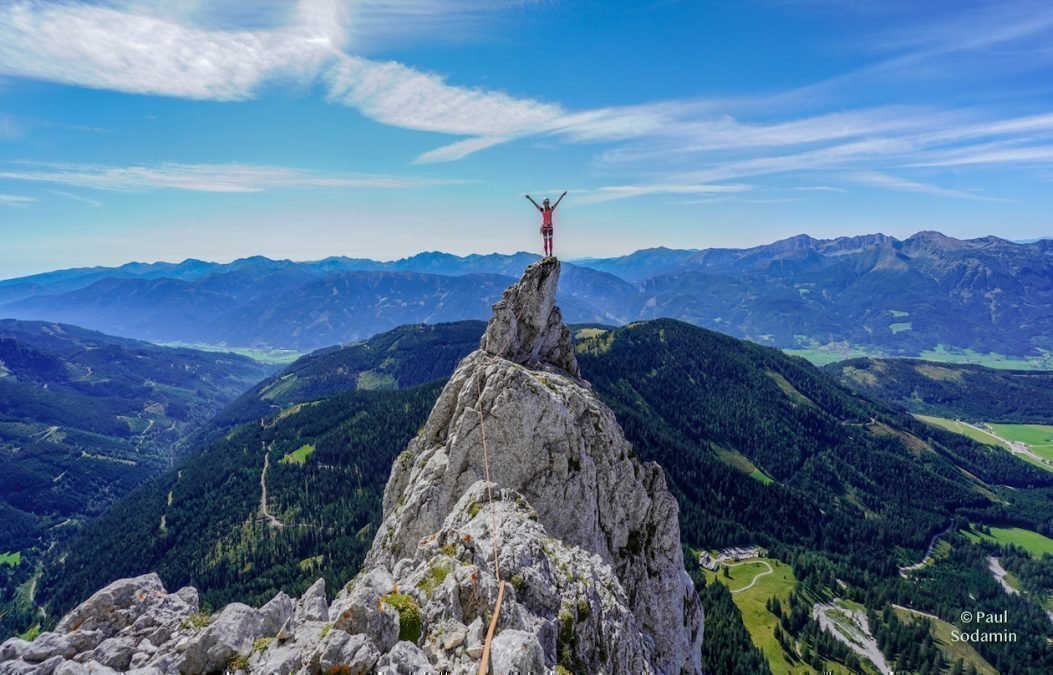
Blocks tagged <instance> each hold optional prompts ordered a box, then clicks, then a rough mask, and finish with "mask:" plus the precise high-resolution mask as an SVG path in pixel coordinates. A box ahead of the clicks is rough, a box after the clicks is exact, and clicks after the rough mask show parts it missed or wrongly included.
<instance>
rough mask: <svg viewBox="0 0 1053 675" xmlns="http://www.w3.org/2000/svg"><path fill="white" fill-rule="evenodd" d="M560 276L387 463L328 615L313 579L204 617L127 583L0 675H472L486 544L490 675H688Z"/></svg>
mask: <svg viewBox="0 0 1053 675" xmlns="http://www.w3.org/2000/svg"><path fill="white" fill-rule="evenodd" d="M559 272H560V266H559V262H558V261H556V260H555V259H554V258H547V259H544V260H542V261H540V262H538V263H535V264H533V265H531V266H530V267H528V268H527V269H526V271H525V273H524V275H523V278H522V279H521V280H520V281H519V282H517V283H516V284H513V285H512V286H511V287H509V288H508V289H507V290H506V291H505V293H504V296H503V297H502V299H501V300H500V301H499V302H498V303H497V304H496V305H495V306H494V316H493V318H492V319H491V320H490V323H489V325H488V327H487V330H486V334H485V335H484V337H483V339H482V342H481V345H480V349H479V350H477V351H475V352H473V353H472V354H471V355H469V356H468V357H466V358H465V359H464V360H463V361H462V362H461V364H460V365H459V367H458V368H457V371H456V372H455V373H454V375H453V377H452V378H451V379H450V381H449V383H448V384H447V385H446V387H445V389H444V390H443V392H442V394H441V395H440V397H439V400H438V401H437V402H436V404H435V407H434V409H433V411H432V413H431V416H430V417H429V419H428V421H427V423H426V425H425V427H424V428H423V429H422V431H421V433H420V434H419V435H418V436H417V438H415V439H414V440H413V441H411V443H410V445H409V447H408V448H407V450H406V451H405V452H404V453H403V454H402V455H401V456H400V457H399V458H398V460H397V461H396V462H395V464H394V466H393V468H392V473H391V477H390V479H389V482H388V486H387V489H386V491H385V495H384V511H383V522H382V525H381V527H380V529H379V530H378V532H377V535H376V538H375V540H374V542H373V547H372V549H371V551H370V553H369V555H368V556H367V559H366V563H365V565H364V567H363V570H362V572H361V573H360V574H359V575H358V576H357V577H356V578H355V579H354V580H352V581H351V582H350V583H348V584H347V585H346V586H345V587H343V588H341V589H339V590H338V592H337V593H336V595H335V598H334V599H333V601H332V603H329V602H327V598H326V589H325V585H324V582H323V581H322V580H319V581H318V582H317V583H316V584H315V585H314V586H312V587H311V589H309V590H308V591H307V592H306V593H305V594H304V596H303V597H301V598H299V599H298V600H294V599H292V598H290V597H289V596H287V595H285V594H283V593H279V594H278V595H277V596H276V597H275V598H274V599H273V600H271V601H270V602H268V603H267V604H266V605H264V606H263V607H261V608H259V609H255V608H251V607H248V606H246V605H242V604H238V603H234V604H231V605H228V606H227V607H226V608H224V609H223V610H222V611H221V612H219V613H218V614H217V615H215V616H206V615H204V614H201V613H200V612H199V611H198V601H197V592H196V591H195V590H194V589H192V588H186V589H181V590H179V591H177V592H176V593H172V594H169V593H167V592H166V591H165V589H164V587H163V586H162V585H161V581H160V579H159V578H158V577H157V576H156V575H146V576H143V577H138V578H135V579H125V580H121V581H117V582H115V583H113V584H111V585H110V586H108V587H106V588H105V589H103V590H101V591H99V592H98V593H96V594H95V595H93V596H92V597H91V598H90V599H89V600H87V601H86V602H85V603H83V604H82V605H80V606H78V607H77V608H76V609H74V610H73V611H72V612H70V614H68V615H67V616H66V617H65V618H63V620H62V621H61V622H60V623H59V625H58V626H57V627H56V629H55V630H54V631H53V632H50V633H45V634H42V635H41V636H40V637H38V638H37V639H36V640H35V641H33V642H25V641H22V640H19V639H17V638H13V639H11V640H8V641H7V642H5V643H3V645H2V646H0V675H3V674H5V673H42V674H44V675H51V674H52V673H54V674H57V675H80V674H82V673H113V672H131V673H137V674H139V675H148V674H149V675H169V674H175V673H184V674H188V673H220V672H232V673H234V672H246V673H268V674H271V673H278V674H280V675H288V674H291V673H311V674H314V673H372V672H378V673H437V672H451V673H475V672H477V671H478V668H479V665H478V664H479V659H480V656H481V655H482V652H483V643H484V639H485V631H486V627H487V625H488V623H489V621H490V619H491V617H492V615H493V614H492V613H493V611H494V607H495V604H496V600H497V597H498V587H499V581H498V578H497V577H496V575H495V572H494V555H495V550H494V549H495V545H494V541H495V539H494V534H495V532H496V555H497V559H498V564H499V568H500V579H501V580H502V581H504V582H505V592H504V600H503V603H502V605H501V611H500V618H499V621H498V624H497V630H496V632H495V636H494V639H493V642H492V647H491V664H492V669H493V672H494V673H502V674H503V673H553V672H559V673H565V672H574V673H611V674H613V673H634V674H635V673H656V674H657V673H662V674H666V675H675V674H678V673H687V674H690V673H700V672H701V663H700V658H701V640H702V610H701V607H700V605H699V602H698V598H697V595H696V594H695V592H694V589H693V587H692V584H691V581H690V579H689V578H688V576H687V574H686V573H685V572H684V567H683V558H682V552H681V548H680V537H679V534H680V532H679V526H678V524H677V504H676V501H675V499H674V498H673V497H672V495H671V494H670V493H669V492H668V490H667V489H666V486H665V477H664V473H663V472H662V470H661V468H659V467H658V466H657V465H656V464H653V463H642V462H640V461H639V460H638V459H637V458H636V456H635V454H634V452H633V449H632V447H631V445H630V444H629V443H628V442H627V441H626V440H625V438H624V436H623V434H622V431H621V428H620V427H619V426H618V423H617V421H616V420H615V418H614V414H613V413H612V412H611V410H610V409H609V408H607V406H606V405H604V404H603V403H602V402H601V401H600V400H599V399H598V398H597V397H596V396H595V395H594V394H593V393H592V391H591V389H590V387H589V385H588V383H586V382H585V381H583V380H582V379H580V372H579V370H578V366H577V362H576V360H575V357H574V350H573V346H572V344H571V340H570V333H569V330H568V329H567V327H566V326H565V325H564V324H563V322H562V316H561V314H560V310H559V308H558V307H556V305H555V293H556V284H557V282H558V279H559ZM483 426H485V433H486V438H487V448H488V450H489V456H490V470H491V471H490V478H491V481H492V483H491V485H490V486H489V487H490V488H491V489H492V493H493V500H494V503H493V509H492V511H491V508H490V506H489V502H488V495H487V492H488V491H487V487H488V486H487V483H486V481H485V480H484V475H485V474H484V468H483V443H482V433H483ZM492 522H493V523H495V524H496V530H492V529H491V523H492Z"/></svg>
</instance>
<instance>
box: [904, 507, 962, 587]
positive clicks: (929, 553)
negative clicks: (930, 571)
mask: <svg viewBox="0 0 1053 675" xmlns="http://www.w3.org/2000/svg"><path fill="white" fill-rule="evenodd" d="M952 529H954V521H953V520H952V521H951V524H950V525H948V526H947V528H946V529H945V530H943V531H942V532H940V533H939V534H936V535H934V536H933V537H932V540H931V541H930V542H929V548H928V549H926V551H925V557H924V558H922V559H921V562H916V563H914V564H913V565H907V566H906V567H900V568H899V575H900V576H901V577H903V578H906V577H907V576H908V575H909V574H910V573H911V572H913V571H915V570H920V569H921V568H922V567H925V566H926V565H928V564H929V561H930V560H932V552H933V549H935V548H936V542H938V541H939V540H940V537H942V536H943V535H945V534H947V533H948V532H950V531H951V530H952Z"/></svg>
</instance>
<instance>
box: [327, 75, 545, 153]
mask: <svg viewBox="0 0 1053 675" xmlns="http://www.w3.org/2000/svg"><path fill="white" fill-rule="evenodd" d="M326 79H327V81H328V84H329V87H330V90H329V98H330V100H333V101H338V102H340V103H343V104H345V105H348V106H351V107H353V108H357V109H358V110H360V111H361V112H362V114H364V115H365V116H366V117H369V118H371V119H374V120H376V121H378V122H382V123H384V124H388V125H391V126H396V127H402V128H404V129H414V130H418V131H433V132H441V133H445V134H453V135H463V136H487V137H491V138H497V137H515V136H520V135H524V134H528V133H536V132H537V131H538V130H540V129H544V128H547V127H549V126H550V125H552V124H553V123H554V121H555V120H557V119H559V118H560V117H561V116H562V114H563V111H562V109H561V108H559V107H558V106H555V105H550V104H546V103H541V102H538V101H533V100H530V99H520V98H514V97H512V96H509V95H507V94H504V93H501V92H494V91H487V90H483V89H471V88H468V87H457V86H452V85H449V84H447V83H446V82H445V81H444V80H443V79H442V78H441V77H439V76H437V75H434V74H430V73H422V72H420V71H419V70H415V69H413V68H409V67H407V66H404V65H402V64H400V63H396V62H394V61H389V62H385V63H378V62H375V61H369V60H366V59H361V58H357V57H353V56H344V57H342V58H341V59H340V60H339V62H338V63H337V64H336V65H334V66H333V67H332V68H331V69H330V70H329V72H328V73H327V75H326ZM491 145H492V144H491Z"/></svg>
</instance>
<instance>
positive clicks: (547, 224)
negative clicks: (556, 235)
mask: <svg viewBox="0 0 1053 675" xmlns="http://www.w3.org/2000/svg"><path fill="white" fill-rule="evenodd" d="M523 196H524V197H526V198H527V199H529V200H530V203H531V204H533V205H534V207H535V208H537V210H538V211H540V212H541V238H542V239H543V240H544V244H545V255H546V256H550V255H552V214H554V213H555V212H556V207H557V206H559V203H560V202H561V201H563V198H564V197H566V196H567V191H566V190H564V191H563V194H561V195H560V196H559V199H557V200H556V203H555V204H551V205H550V204H549V201H548V197H545V198H544V199H542V200H541V204H540V205H539V204H538V203H537V202H535V201H534V198H533V197H531V196H530V195H523Z"/></svg>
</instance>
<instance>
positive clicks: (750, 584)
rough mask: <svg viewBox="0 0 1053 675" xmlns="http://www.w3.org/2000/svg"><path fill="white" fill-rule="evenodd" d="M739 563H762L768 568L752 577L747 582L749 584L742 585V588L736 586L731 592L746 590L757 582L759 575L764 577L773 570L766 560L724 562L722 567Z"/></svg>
mask: <svg viewBox="0 0 1053 675" xmlns="http://www.w3.org/2000/svg"><path fill="white" fill-rule="evenodd" d="M739 565H764V566H765V567H767V568H768V570H767V571H766V572H761V573H760V574H758V575H757V576H755V577H753V581H751V582H749V584H747V585H745V586H743V587H742V588H736V589H735V590H733V591H731V592H732V593H741V592H742V591H748V590H749V589H751V588H753V584H755V583H757V579H760V578H761V577H766V576H768V575H769V574H771V573H772V572H774V571H775V570H773V569H772V568H771V565H769V564H768V562H767V561H766V560H743V561H742V562H737V563H724V567H738V566H739Z"/></svg>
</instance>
